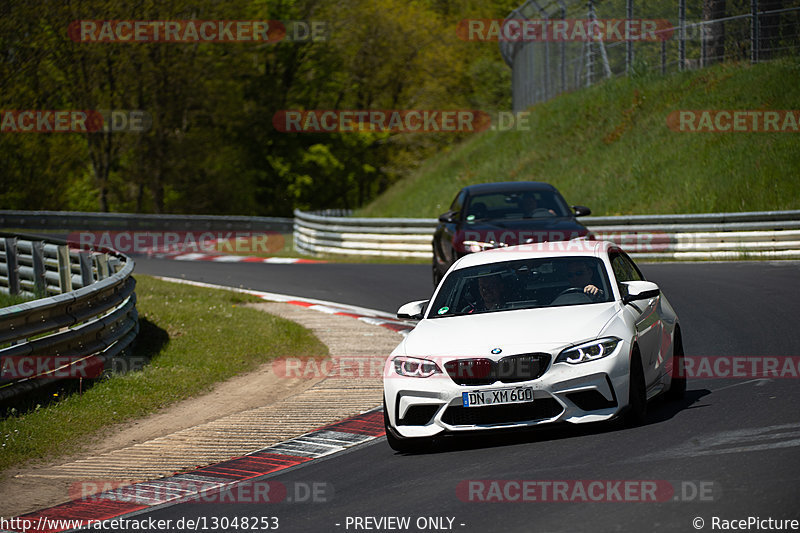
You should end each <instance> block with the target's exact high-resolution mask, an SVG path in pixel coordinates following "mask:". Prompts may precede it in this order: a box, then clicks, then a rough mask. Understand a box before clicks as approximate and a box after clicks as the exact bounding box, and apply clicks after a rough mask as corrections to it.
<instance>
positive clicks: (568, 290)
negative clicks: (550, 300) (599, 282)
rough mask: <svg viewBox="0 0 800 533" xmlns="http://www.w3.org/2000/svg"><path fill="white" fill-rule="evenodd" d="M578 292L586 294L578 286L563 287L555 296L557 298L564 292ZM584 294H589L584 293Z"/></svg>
mask: <svg viewBox="0 0 800 533" xmlns="http://www.w3.org/2000/svg"><path fill="white" fill-rule="evenodd" d="M578 293H580V294H586V293H585V292H583V289H581V288H580V287H570V288H569V289H564V290H563V291H561V292H560V293H558V296H556V298H558V297H559V296H564V295H565V294H578ZM586 296H589V295H588V294H586Z"/></svg>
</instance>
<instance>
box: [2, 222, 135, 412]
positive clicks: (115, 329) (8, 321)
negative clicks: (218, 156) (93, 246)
mask: <svg viewBox="0 0 800 533" xmlns="http://www.w3.org/2000/svg"><path fill="white" fill-rule="evenodd" d="M132 272H133V261H132V260H131V259H129V258H128V257H127V256H125V255H123V254H119V253H116V252H113V251H98V250H77V249H71V248H70V247H69V246H68V245H67V243H66V242H64V241H58V240H53V239H47V240H42V239H39V238H36V237H27V236H20V235H15V234H10V233H0V292H3V293H6V294H11V295H21V296H28V297H34V298H38V299H36V300H33V301H29V302H24V303H20V304H17V305H12V306H9V307H4V308H0V368H2V369H3V373H2V375H0V400H4V399H6V398H10V397H13V396H18V395H20V394H22V393H24V392H27V391H29V390H31V389H34V388H36V387H39V386H41V385H44V384H48V383H52V382H53V381H56V380H57V379H59V378H60V377H64V376H69V377H81V376H77V375H74V374H73V373H71V372H70V370H69V368H70V367H73V368H74V367H77V366H80V367H81V368H86V367H87V365H89V363H91V366H92V368H94V369H95V370H98V367H99V371H100V372H102V370H103V368H104V367H107V366H112V365H113V363H114V361H118V360H120V359H121V358H123V357H125V356H128V355H130V351H131V348H132V343H133V341H134V339H135V338H136V335H137V333H138V331H139V321H138V314H137V311H136V294H135V293H134V287H135V286H136V282H135V280H134V279H133V277H132V276H131V274H132ZM53 361H58V362H57V363H56V365H57V367H56V366H54V364H53ZM22 362H25V363H26V369H31V371H30V372H29V373H26V375H20V374H19V373H18V372H13V371H12V372H6V370H8V369H9V368H10V369H15V368H22ZM87 377H89V376H87ZM93 377H94V375H93Z"/></svg>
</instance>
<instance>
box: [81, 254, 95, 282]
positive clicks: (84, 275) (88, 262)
mask: <svg viewBox="0 0 800 533" xmlns="http://www.w3.org/2000/svg"><path fill="white" fill-rule="evenodd" d="M78 261H79V264H80V267H81V283H82V284H83V286H84V287H87V286H89V285H91V284H92V283H94V275H93V274H92V254H91V252H85V251H80V252H78Z"/></svg>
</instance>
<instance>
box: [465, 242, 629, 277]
mask: <svg viewBox="0 0 800 533" xmlns="http://www.w3.org/2000/svg"><path fill="white" fill-rule="evenodd" d="M616 248H617V246H616V245H615V244H614V243H613V242H608V241H595V240H588V239H585V238H577V239H572V240H570V241H553V242H540V243H533V244H522V245H519V246H509V247H507V248H495V249H493V250H486V251H485V252H476V253H471V254H468V255H465V256H464V257H462V258H461V259H459V260H458V261H457V262H456V263H455V265H454V269H456V270H457V269H461V268H467V267H471V266H477V265H488V264H491V263H502V262H505V261H516V260H519V259H534V258H535V259H544V258H549V257H598V258H603V257H605V256H607V255H608V253H609V252H610V251H612V250H614V249H616Z"/></svg>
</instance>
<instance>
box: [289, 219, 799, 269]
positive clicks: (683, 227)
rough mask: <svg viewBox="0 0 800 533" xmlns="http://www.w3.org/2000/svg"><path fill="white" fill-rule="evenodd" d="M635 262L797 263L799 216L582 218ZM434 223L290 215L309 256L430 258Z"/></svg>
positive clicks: (296, 241) (300, 246)
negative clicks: (769, 260) (758, 260)
mask: <svg viewBox="0 0 800 533" xmlns="http://www.w3.org/2000/svg"><path fill="white" fill-rule="evenodd" d="M580 220H581V222H582V223H583V224H585V225H586V226H587V227H588V228H589V229H590V230H591V232H592V233H593V234H594V235H595V237H596V238H598V239H602V240H608V241H612V242H615V243H617V244H619V245H620V246H621V247H622V248H624V249H625V250H626V251H628V252H629V253H630V254H631V256H633V257H635V258H639V259H681V260H705V259H747V258H774V259H796V258H800V211H759V212H749V213H708V214H686V215H633V216H616V217H584V218H581V219H580ZM436 224H437V220H436V219H428V218H349V217H342V216H336V217H334V216H322V215H319V214H317V213H303V212H301V211H295V231H294V244H295V248H296V249H297V250H298V251H300V252H303V253H308V254H311V255H321V254H333V255H351V256H352V255H363V256H384V257H418V258H425V259H432V257H433V256H432V254H433V249H432V236H433V230H434V228H435V227H436Z"/></svg>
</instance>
